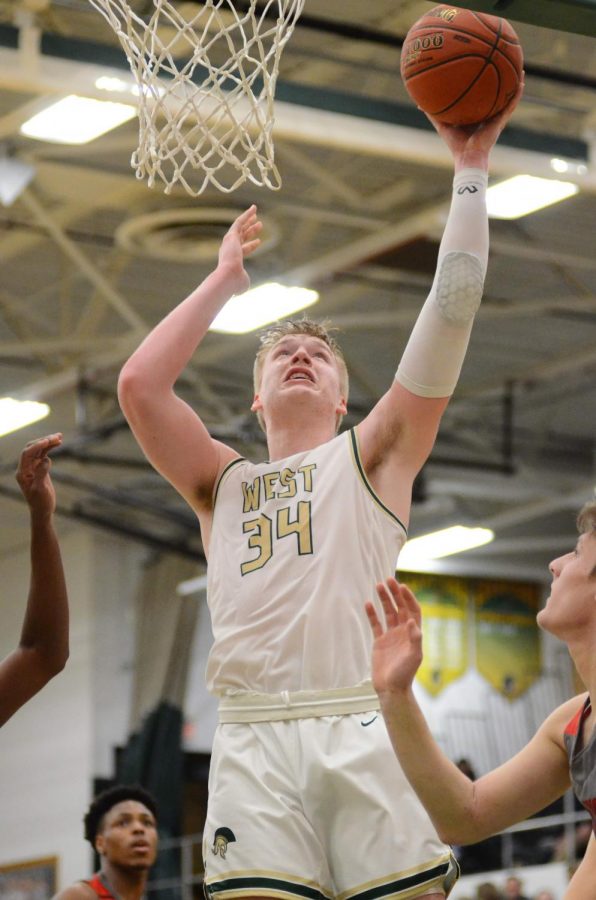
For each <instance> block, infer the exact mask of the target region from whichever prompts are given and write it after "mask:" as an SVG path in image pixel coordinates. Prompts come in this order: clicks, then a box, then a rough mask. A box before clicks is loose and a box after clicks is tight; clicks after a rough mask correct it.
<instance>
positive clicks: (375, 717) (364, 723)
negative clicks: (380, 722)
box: [360, 715, 379, 728]
mask: <svg viewBox="0 0 596 900" xmlns="http://www.w3.org/2000/svg"><path fill="white" fill-rule="evenodd" d="M378 718H379V717H378V715H377V716H373V717H372V719H369V721H368V722H361V723H360V724H361V725H362V727H363V728H366V726H367V725H372V723H373V722H374V721H375V720H376V719H378Z"/></svg>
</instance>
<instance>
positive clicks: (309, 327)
mask: <svg viewBox="0 0 596 900" xmlns="http://www.w3.org/2000/svg"><path fill="white" fill-rule="evenodd" d="M335 330H337V329H334V328H332V327H331V326H330V323H329V322H328V321H324V322H320V323H319V322H314V321H313V320H312V319H309V318H307V317H304V318H302V319H297V320H296V321H290V320H287V321H285V322H276V323H275V325H273V326H272V327H271V328H268V329H267V331H264V332H263V333H262V334H261V346H260V347H259V349H258V351H257V355H256V357H255V364H254V367H253V387H254V392H255V394H258V392H259V389H260V387H261V377H262V374H263V366H264V365H265V359H266V357H267V354H268V353H269V352H270V351H271V350H272V349H273V347H275V345H276V344H278V343H279V341H281V340H282V338H285V337H287V336H288V335H289V334H306V335H308V336H309V337H315V338H319V340H321V341H323V343H325V344H327V346H328V347H329V349H330V350H331V352H332V353H333V355H334V357H335V359H336V360H337V366H338V369H339V387H340V390H341V393H342V396H343V398H344V399H345V400H346V402H347V399H348V392H349V389H350V381H349V376H348V369H347V366H346V361H345V359H344V355H343V353H342V351H341V348H340V346H339V344H338V343H337V341H336V340H335V338H334V337H333V336H332V335H331V334H330V332H331V331H335ZM342 418H343V416H338V417H337V422H336V430H339V426H340V424H341V420H342ZM257 419H258V420H259V425H260V426H261V428H262V429H263V431H265V430H266V429H265V422H264V420H263V416H262V415H261V412H260V410H259V411H258V412H257Z"/></svg>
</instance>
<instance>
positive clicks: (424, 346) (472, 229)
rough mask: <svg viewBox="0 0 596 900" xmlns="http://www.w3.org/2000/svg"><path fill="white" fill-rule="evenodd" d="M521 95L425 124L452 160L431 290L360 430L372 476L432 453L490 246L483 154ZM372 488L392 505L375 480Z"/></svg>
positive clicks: (410, 467) (411, 468) (411, 469)
mask: <svg viewBox="0 0 596 900" xmlns="http://www.w3.org/2000/svg"><path fill="white" fill-rule="evenodd" d="M520 96H521V88H520V91H519V92H518V94H517V95H516V97H515V98H514V99H513V101H512V102H511V104H510V105H509V106H508V107H507V108H506V110H504V112H503V113H502V114H501V115H499V116H497V117H495V118H494V119H491V120H488V121H486V122H484V123H482V124H480V125H477V126H451V125H444V124H441V123H439V122H436V121H435V120H433V119H431V121H432V122H433V124H434V126H435V128H436V129H437V131H438V132H439V134H440V136H441V138H442V139H443V140H444V142H445V143H446V145H447V147H448V148H449V150H450V152H451V154H452V156H453V160H454V169H455V177H454V182H453V194H452V200H451V207H450V211H449V216H448V219H447V223H446V226H445V231H444V234H443V238H442V241H441V245H440V248H439V255H438V262H437V270H436V274H435V278H434V281H433V285H432V288H431V291H430V294H429V296H428V298H427V300H426V302H425V304H424V306H423V307H422V310H421V312H420V315H419V317H418V320H417V322H416V324H415V325H414V328H413V331H412V334H411V336H410V339H409V341H408V344H407V346H406V349H405V350H404V353H403V356H402V359H401V362H400V364H399V367H398V369H397V373H396V376H395V380H394V382H393V384H392V386H391V387H390V389H389V391H388V392H387V393H386V394H385V395H384V396H383V397H382V398H381V400H380V401H379V402H378V403H377V405H376V406H375V408H374V409H373V411H372V412H371V413H370V415H369V416H368V417H367V418H366V419H365V420H364V422H362V424H361V426H360V428H359V436H360V442H361V452H362V458H363V463H364V465H365V468H366V469H367V472H369V474H370V473H373V474H374V473H375V471H376V472H377V475H378V474H379V469H380V468H382V467H383V466H386V465H388V466H389V467H390V469H391V470H392V471H391V476H392V477H393V478H394V476H395V472H394V463H395V462H399V464H400V466H402V467H403V468H405V469H406V471H407V472H408V473H409V474H410V475H411V476H412V477H413V476H414V475H415V474H416V472H417V471H418V470H419V469H420V468H421V466H422V465H423V464H424V462H425V460H426V458H427V456H428V454H429V453H430V451H431V449H432V446H433V443H434V440H435V437H436V432H437V428H438V425H439V421H440V418H441V415H442V414H443V412H444V410H445V407H446V406H447V403H448V400H449V397H450V396H451V394H452V393H453V391H454V389H455V386H456V384H457V380H458V377H459V373H460V370H461V367H462V364H463V361H464V356H465V353H466V349H467V346H468V341H469V338H470V334H471V331H472V324H473V321H474V315H475V313H476V311H477V309H478V307H479V305H480V300H481V297H482V292H483V285H484V276H485V273H486V267H487V260H488V243H489V242H488V216H487V210H486V189H487V183H488V163H489V155H490V151H491V150H492V148H493V146H494V144H495V142H496V140H497V138H498V136H499V134H500V133H501V131H502V130H503V128H504V127H505V125H506V123H507V121H508V120H509V117H510V116H511V114H512V112H513V110H514V108H515V106H516V104H517V102H518V101H519V98H520ZM388 480H389V481H390V479H388ZM375 486H376V487H377V488H378V489H379V492H380V494H381V497H382V498H383V499H386V500H387V501H388V502H389V504H390V505H393V504H392V503H391V500H392V497H391V491H390V489H389V495H387V494H388V492H387V490H385V489H384V485H383V483H382V477H381V483H378V484H376V485H375ZM395 511H396V512H398V514H399V512H400V510H399V509H398V510H395ZM401 512H403V510H401Z"/></svg>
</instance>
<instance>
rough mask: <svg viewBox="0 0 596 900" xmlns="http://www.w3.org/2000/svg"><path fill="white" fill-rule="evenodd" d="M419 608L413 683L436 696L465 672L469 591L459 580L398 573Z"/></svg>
mask: <svg viewBox="0 0 596 900" xmlns="http://www.w3.org/2000/svg"><path fill="white" fill-rule="evenodd" d="M400 580H401V581H403V582H404V583H405V584H407V585H408V587H410V588H411V589H412V590H413V591H414V593H415V594H416V597H417V599H418V602H419V603H420V606H421V608H422V650H423V654H424V655H423V660H422V665H421V666H420V668H419V670H418V675H417V680H418V681H419V682H420V684H421V685H422V686H423V687H424V688H426V690H427V691H428V692H429V694H432V695H433V696H436V695H437V694H439V693H440V692H441V691H442V690H443V688H444V687H446V685H448V684H451V682H452V681H455V680H456V679H457V678H460V677H461V676H462V675H463V674H464V672H465V671H466V669H467V668H468V606H469V590H468V585H467V583H466V581H465V580H464V579H463V578H452V577H450V576H444V575H419V574H414V573H412V574H409V573H407V572H406V573H404V572H400Z"/></svg>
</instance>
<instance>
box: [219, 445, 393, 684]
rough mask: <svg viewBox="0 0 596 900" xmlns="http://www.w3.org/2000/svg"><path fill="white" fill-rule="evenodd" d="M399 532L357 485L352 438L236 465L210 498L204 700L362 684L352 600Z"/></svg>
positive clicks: (388, 571) (366, 664) (365, 670)
mask: <svg viewBox="0 0 596 900" xmlns="http://www.w3.org/2000/svg"><path fill="white" fill-rule="evenodd" d="M405 540H406V530H405V528H404V526H403V525H402V523H401V522H400V521H399V519H398V518H397V517H396V516H395V515H393V513H392V512H391V511H390V510H389V509H387V507H386V506H384V504H383V503H382V502H381V500H380V499H379V498H378V497H377V495H376V494H375V492H374V491H373V489H372V487H371V485H370V484H369V482H368V480H367V478H366V475H365V473H364V469H363V467H362V463H361V461H360V457H359V453H358V443H357V438H356V433H355V431H349V432H344V433H343V434H341V435H339V436H338V437H336V438H334V439H333V440H331V441H328V442H327V443H325V444H321V445H320V446H319V447H315V448H314V449H312V450H307V451H304V452H302V453H296V454H294V455H293V456H290V457H288V458H287V459H283V460H276V461H275V462H271V463H260V464H257V465H255V464H253V463H250V462H248V461H247V460H245V459H236V460H234V461H233V462H232V463H230V464H229V465H228V466H227V468H226V469H225V470H224V472H223V473H222V475H221V477H220V479H219V483H218V485H217V490H216V494H215V502H214V511H213V522H212V531H211V539H210V551H209V566H208V586H207V598H208V603H209V607H210V610H211V618H212V624H213V634H214V638H215V641H214V645H213V648H212V650H211V653H210V656H209V661H208V664H207V684H208V688H209V690H211V691H212V692H213V693H215V694H219V695H223V694H226V693H230V692H235V691H256V692H259V693H274V692H279V691H303V690H307V691H313V690H315V691H318V690H330V689H334V688H344V687H351V686H356V685H359V684H362V683H363V682H365V681H368V680H369V679H370V665H371V663H370V658H371V644H372V639H371V633H370V626H369V624H368V620H367V617H366V613H365V610H364V601H365V600H373V601H375V602H376V592H375V585H376V584H377V583H378V582H379V581H382V580H384V579H385V578H387V577H388V576H389V575H392V574H393V573H394V572H395V567H396V561H397V556H398V553H399V550H400V548H401V546H402V545H403V543H404V542H405Z"/></svg>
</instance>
